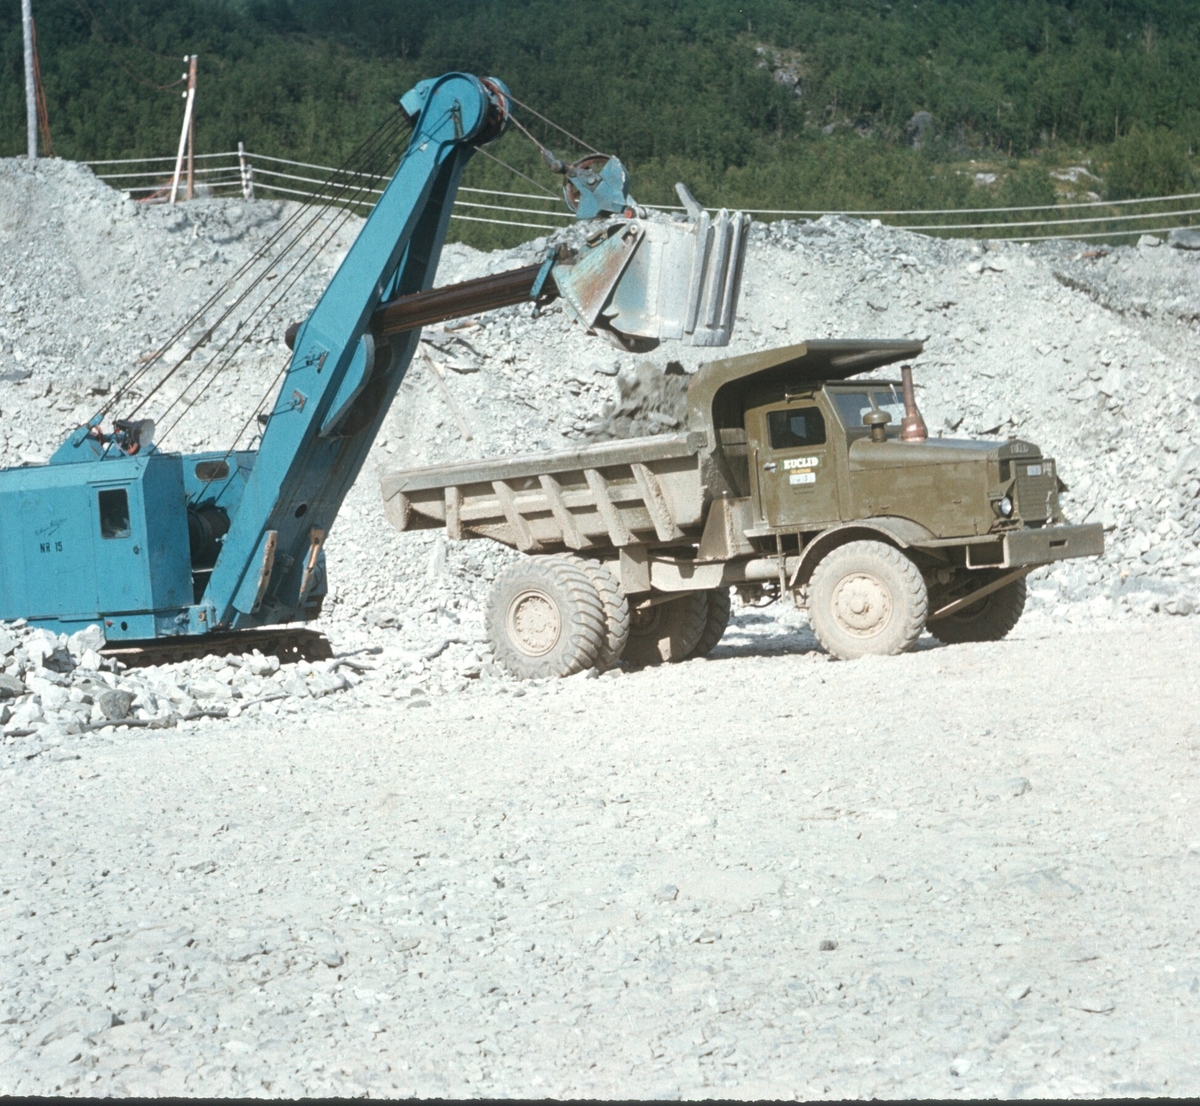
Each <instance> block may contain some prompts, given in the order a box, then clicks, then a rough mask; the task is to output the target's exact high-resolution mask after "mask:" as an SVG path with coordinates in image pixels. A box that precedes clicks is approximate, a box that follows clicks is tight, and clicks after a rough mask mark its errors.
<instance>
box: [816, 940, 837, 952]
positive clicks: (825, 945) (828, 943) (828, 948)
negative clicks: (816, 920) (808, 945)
mask: <svg viewBox="0 0 1200 1106" xmlns="http://www.w3.org/2000/svg"><path fill="white" fill-rule="evenodd" d="M837 947H838V943H837V942H836V941H835V940H834V939H833V938H832V937H822V938H821V943H820V944H819V945H818V946H817V948H819V949H820V950H821V951H822V952H833V950H834V949H836V948H837Z"/></svg>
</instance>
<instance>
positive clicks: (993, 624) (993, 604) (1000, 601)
mask: <svg viewBox="0 0 1200 1106" xmlns="http://www.w3.org/2000/svg"><path fill="white" fill-rule="evenodd" d="M986 583H987V581H986V580H981V581H980V584H979V585H978V586H983V585H984V584H986ZM1025 595H1026V590H1025V577H1024V576H1022V577H1021V578H1020V579H1019V580H1014V581H1013V582H1012V583H1011V584H1005V586H1004V587H1002V588H1001V589H1000V590H999V591H994V592H992V594H991V595H985V596H984V597H983V598H982V599H981V600H979V602H978V603H972V604H971V606H969V607H964V608H963V609H962V610H961V611H956V612H955V613H954V614H952V615H947V616H946V617H945V618H939V619H938V620H937V621H936V622H931V623H930V624H929V632H930V633H931V634H933V636H934V637H935V638H937V639H938V641H941V642H944V643H945V644H946V645H962V644H965V643H966V642H968V641H1000V640H1001V639H1002V638H1004V637H1007V636H1008V633H1009V631H1010V630H1011V629H1012V628H1013V627H1014V626H1015V625H1016V624H1017V623H1018V622H1020V620H1021V615H1022V614H1024V613H1025Z"/></svg>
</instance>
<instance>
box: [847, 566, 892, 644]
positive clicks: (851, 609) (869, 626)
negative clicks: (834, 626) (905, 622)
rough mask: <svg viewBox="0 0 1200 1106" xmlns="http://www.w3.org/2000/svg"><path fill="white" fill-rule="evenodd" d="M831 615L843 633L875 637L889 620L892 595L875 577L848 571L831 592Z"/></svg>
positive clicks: (868, 573) (866, 573)
mask: <svg viewBox="0 0 1200 1106" xmlns="http://www.w3.org/2000/svg"><path fill="white" fill-rule="evenodd" d="M833 614H834V617H835V618H837V620H838V625H839V626H841V628H842V629H843V630H845V632H846V633H848V634H851V635H853V636H854V637H860V638H865V637H874V636H875V635H876V634H878V633H880V632H882V630H883V629H884V627H886V626H887V624H888V623H889V622H890V621H891V618H892V593H891V591H890V590H889V589H888V587H887V585H886V584H885V583H884V582H883V581H882V580H880V579H879V577H878V576H875V575H873V574H872V573H870V572H851V573H849V574H848V575H846V576H843V577H842V578H841V579H840V580H839V581H838V582H837V586H836V587H835V588H834V589H833Z"/></svg>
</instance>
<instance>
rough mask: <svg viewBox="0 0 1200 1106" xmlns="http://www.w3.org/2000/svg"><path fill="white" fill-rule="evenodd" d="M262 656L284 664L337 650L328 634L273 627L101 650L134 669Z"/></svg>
mask: <svg viewBox="0 0 1200 1106" xmlns="http://www.w3.org/2000/svg"><path fill="white" fill-rule="evenodd" d="M255 649H257V650H258V651H259V652H260V653H264V654H266V655H268V656H275V657H278V658H279V659H280V660H281V661H298V660H309V661H318V660H328V659H329V658H330V657H332V656H333V647H332V646H331V645H330V644H329V641H328V640H327V639H326V637H325V635H324V634H321V633H318V632H317V631H316V630H310V629H308V628H307V627H299V628H292V627H273V628H268V629H263V630H231V631H229V632H228V633H217V634H204V635H201V636H195V637H177V638H156V639H154V640H151V641H123V642H120V643H119V644H117V643H114V644H111V645H108V646H105V648H103V649H101V650H100V654H101V656H104V657H112V658H114V659H115V660H119V661H120V662H121V663H122V664H125V665H128V666H129V667H130V668H142V667H144V666H146V665H149V664H173V663H174V662H175V661H187V660H195V659H196V658H197V657H208V656H212V655H214V654H225V653H249V652H252V651H253V650H255Z"/></svg>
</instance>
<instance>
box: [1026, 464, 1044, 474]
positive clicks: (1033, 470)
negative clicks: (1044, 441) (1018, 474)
mask: <svg viewBox="0 0 1200 1106" xmlns="http://www.w3.org/2000/svg"><path fill="white" fill-rule="evenodd" d="M1025 475H1026V476H1041V475H1042V466H1041V465H1027V466H1026V467H1025Z"/></svg>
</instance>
